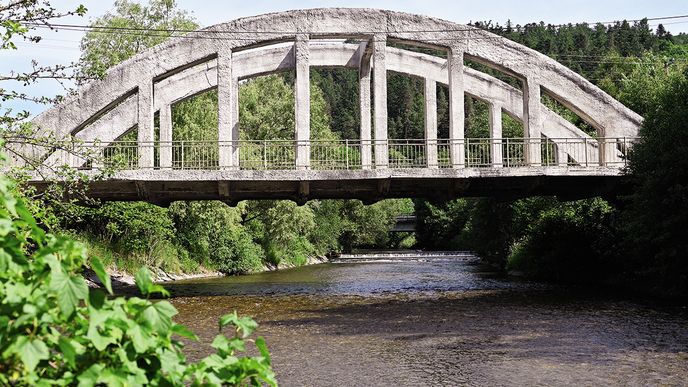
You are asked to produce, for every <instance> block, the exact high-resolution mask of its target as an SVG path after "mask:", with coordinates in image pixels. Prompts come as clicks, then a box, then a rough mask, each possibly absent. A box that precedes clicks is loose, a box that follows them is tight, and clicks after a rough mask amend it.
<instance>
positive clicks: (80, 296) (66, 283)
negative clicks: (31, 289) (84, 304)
mask: <svg viewBox="0 0 688 387" xmlns="http://www.w3.org/2000/svg"><path fill="white" fill-rule="evenodd" d="M50 288H51V289H52V290H53V291H55V292H56V294H57V301H58V305H59V306H60V310H61V311H62V313H63V314H64V315H65V316H71V314H72V313H73V312H74V309H75V308H76V306H77V305H78V304H79V301H80V300H84V299H86V297H88V286H87V285H86V281H85V280H84V277H82V276H79V275H68V274H67V273H65V272H64V270H61V269H57V270H56V269H53V270H52V271H51V273H50Z"/></svg>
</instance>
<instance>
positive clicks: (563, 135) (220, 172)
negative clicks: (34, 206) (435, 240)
mask: <svg viewBox="0 0 688 387" xmlns="http://www.w3.org/2000/svg"><path fill="white" fill-rule="evenodd" d="M352 41H354V42H358V43H356V44H352V43H347V42H352ZM399 42H401V43H404V44H405V45H413V46H420V47H431V48H434V49H437V50H440V51H441V52H442V53H443V54H442V55H441V56H434V55H429V54H423V53H418V52H415V51H409V50H406V49H401V48H394V47H391V46H388V43H399ZM466 60H469V61H473V62H477V63H480V64H483V65H487V66H489V67H490V68H492V69H496V70H498V71H501V72H503V73H505V74H508V75H510V76H512V77H514V78H516V79H518V80H519V81H520V85H521V87H520V89H519V88H515V87H513V86H510V85H509V84H507V83H505V82H502V81H500V80H498V79H497V78H495V77H493V76H491V75H488V74H486V73H483V72H479V71H476V70H473V69H471V68H468V67H466V66H465V65H464V61H466ZM312 67H343V68H351V69H355V70H357V71H358V74H359V85H360V101H359V102H360V114H361V127H360V137H359V139H357V140H341V141H340V140H336V141H334V140H333V141H315V140H312V139H311V133H310V103H309V101H310V88H309V83H310V75H309V71H310V69H311V68H312ZM280 71H295V73H296V81H295V98H296V101H295V102H296V103H295V122H296V127H295V133H294V139H293V141H242V140H240V136H239V133H240V128H239V109H238V89H239V81H240V80H243V79H248V78H252V77H256V76H260V75H266V74H271V73H276V72H280ZM388 71H395V72H399V73H403V74H407V75H411V76H415V77H419V78H422V79H423V80H424V83H425V138H424V139H420V140H410V139H389V138H388V133H387V72H388ZM438 83H439V84H445V85H447V87H448V89H449V106H450V114H449V126H450V128H449V138H446V139H440V138H438V135H437V98H436V90H437V84H438ZM212 89H217V91H218V99H219V110H218V114H219V125H218V132H217V133H218V136H217V138H218V140H216V141H200V142H183V141H175V140H173V132H174V128H173V125H172V119H171V116H172V114H171V111H172V105H173V104H174V103H177V102H179V101H182V100H184V99H187V98H190V97H193V96H195V95H198V94H199V93H202V92H205V91H208V90H212ZM466 95H468V96H469V97H471V98H476V99H479V100H482V101H484V102H486V103H487V104H488V105H489V121H490V136H489V137H490V138H480V139H472V138H466V136H465V133H464V126H465V123H464V115H465V112H464V99H465V96H466ZM542 95H547V96H549V97H551V98H553V99H554V100H556V101H558V102H559V103H561V104H562V105H563V106H565V107H567V108H568V109H570V110H571V111H573V112H575V113H576V114H577V115H578V116H580V117H581V118H582V119H583V120H585V121H586V122H587V123H588V124H590V125H591V126H592V127H593V128H595V129H596V131H597V135H596V136H590V135H588V134H586V133H585V132H583V131H582V130H580V129H579V128H577V127H576V126H574V125H573V124H571V123H570V122H569V121H567V120H565V119H564V118H562V117H561V116H559V115H558V114H557V113H556V112H554V111H552V110H550V109H549V108H547V107H546V106H545V105H544V104H543V103H542V99H541V98H542ZM373 111H374V112H375V114H374V115H373V114H372V112H373ZM156 113H159V122H160V129H159V130H160V131H159V139H157V140H156V136H155V126H154V116H155V114H156ZM503 113H506V114H508V115H509V116H511V117H513V118H514V119H516V120H518V121H520V122H521V123H522V124H523V129H524V130H523V132H524V136H523V138H504V136H503V134H502V114H503ZM34 124H36V125H37V126H38V127H39V128H40V130H41V131H42V133H44V134H45V133H53V134H55V135H56V136H57V137H58V138H64V139H65V140H66V145H65V146H64V147H59V148H58V149H55V148H52V149H45V148H40V147H29V146H25V147H23V148H22V149H21V152H22V153H23V154H24V156H25V157H26V158H29V159H34V160H40V161H41V164H42V167H41V169H42V171H41V174H40V175H39V174H37V175H36V176H35V178H34V179H33V180H32V182H31V183H32V184H34V185H36V186H38V187H41V186H42V185H44V184H46V182H45V180H44V177H45V176H51V174H52V171H53V170H54V169H55V168H57V167H60V166H68V167H71V168H77V169H80V170H82V171H83V172H84V173H86V174H95V173H97V172H98V171H99V170H102V169H103V168H104V167H116V170H117V171H116V172H115V173H114V174H113V175H112V176H111V177H109V178H108V179H105V180H101V181H97V182H94V183H92V184H91V185H90V191H89V192H90V195H92V196H93V197H97V198H101V199H104V200H147V201H150V202H154V203H160V204H165V203H169V202H171V201H174V200H206V199H217V200H223V201H226V202H237V201H239V200H243V199H293V200H296V201H299V202H304V201H306V200H308V199H311V198H360V199H364V200H367V201H375V200H379V199H382V198H388V197H455V196H493V195H506V196H526V195H536V194H558V195H570V196H593V195H599V194H603V193H606V192H610V191H613V190H615V189H616V188H617V186H618V185H619V183H620V181H621V169H622V168H623V167H624V165H625V160H626V157H625V155H626V153H627V152H628V150H629V148H630V146H631V145H632V143H633V141H634V139H635V137H636V136H637V135H638V129H639V127H640V125H641V117H640V116H638V115H637V114H636V113H634V112H633V111H631V110H629V109H628V108H626V107H625V106H623V105H622V104H621V103H619V102H618V101H616V100H614V99H613V98H612V97H610V96H609V95H607V94H606V93H604V92H603V91H602V90H600V89H599V88H598V87H596V86H595V85H593V84H592V83H590V82H588V81H587V80H585V79H584V78H583V77H581V76H579V75H578V74H576V73H575V72H573V71H572V70H570V69H568V68H566V67H564V66H562V65H561V64H559V63H558V62H556V61H555V60H553V59H551V58H548V57H546V56H545V55H542V54H540V53H538V52H536V51H534V50H531V49H529V48H527V47H524V46H522V45H519V44H517V43H514V42H512V41H510V40H508V39H505V38H502V37H499V36H496V35H494V34H491V33H489V32H486V31H483V30H480V29H477V28H474V27H470V26H464V25H458V24H455V23H451V22H447V21H443V20H438V19H433V18H428V17H424V16H418V15H411V14H405V13H398V12H391V11H383V10H371V9H312V10H300V11H289V12H282V13H275V14H268V15H261V16H256V17H249V18H244V19H239V20H235V21H232V22H229V23H224V24H218V25H215V26H212V27H208V28H205V29H202V30H199V31H196V32H193V33H190V34H188V35H186V36H184V37H175V38H171V39H170V40H169V41H168V42H166V43H163V44H161V45H159V46H156V47H153V48H151V49H149V50H147V51H145V52H143V53H141V54H138V55H136V56H135V57H133V58H131V59H129V60H127V61H125V62H123V63H121V64H119V65H117V66H115V67H114V68H112V69H110V70H109V71H108V73H107V75H106V76H105V78H104V79H103V80H100V81H95V82H93V83H90V84H88V85H86V86H85V87H83V88H81V89H80V90H79V93H78V95H76V96H74V97H72V98H69V99H67V100H66V101H65V102H64V103H62V104H60V105H58V106H56V107H54V108H52V109H50V110H48V111H46V112H44V113H43V114H41V115H40V116H38V117H37V118H36V119H35V120H34ZM133 128H136V129H137V133H138V134H137V136H138V138H137V141H135V142H124V141H121V138H122V136H123V135H125V134H126V133H128V132H129V131H131V130H132V129H133ZM16 161H17V163H21V162H20V161H19V160H16Z"/></svg>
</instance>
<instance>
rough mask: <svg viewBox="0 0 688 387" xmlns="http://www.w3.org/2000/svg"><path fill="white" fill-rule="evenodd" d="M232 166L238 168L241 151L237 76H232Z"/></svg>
mask: <svg viewBox="0 0 688 387" xmlns="http://www.w3.org/2000/svg"><path fill="white" fill-rule="evenodd" d="M231 86H232V95H231V98H232V102H231V105H232V151H231V153H232V160H231V162H232V166H233V168H234V169H239V168H240V167H241V165H240V164H239V155H240V152H241V150H240V149H241V144H240V143H239V139H240V137H239V135H240V134H239V130H240V127H239V78H236V77H232V85H231Z"/></svg>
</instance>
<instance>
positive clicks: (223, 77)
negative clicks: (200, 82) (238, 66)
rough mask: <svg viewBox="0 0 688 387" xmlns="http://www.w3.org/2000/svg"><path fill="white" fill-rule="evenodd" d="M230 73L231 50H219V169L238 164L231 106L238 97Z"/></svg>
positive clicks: (233, 111)
mask: <svg viewBox="0 0 688 387" xmlns="http://www.w3.org/2000/svg"><path fill="white" fill-rule="evenodd" d="M234 79H235V78H234V76H233V74H232V52H231V51H229V50H226V51H221V52H219V53H218V55H217V104H218V116H217V119H218V131H217V139H218V142H219V148H218V152H219V153H218V163H219V167H220V169H233V168H237V167H238V166H239V164H238V152H239V150H238V144H237V142H236V141H238V140H239V126H238V121H239V120H238V117H237V115H236V114H235V110H234V107H233V104H234V102H235V101H236V99H237V98H238V95H237V91H236V90H235V88H234Z"/></svg>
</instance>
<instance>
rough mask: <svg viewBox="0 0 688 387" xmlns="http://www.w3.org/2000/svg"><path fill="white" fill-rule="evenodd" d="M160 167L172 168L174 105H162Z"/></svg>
mask: <svg viewBox="0 0 688 387" xmlns="http://www.w3.org/2000/svg"><path fill="white" fill-rule="evenodd" d="M160 169H172V106H171V105H168V104H164V105H163V106H161V107H160Z"/></svg>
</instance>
